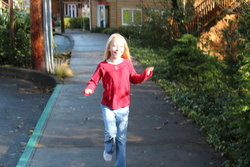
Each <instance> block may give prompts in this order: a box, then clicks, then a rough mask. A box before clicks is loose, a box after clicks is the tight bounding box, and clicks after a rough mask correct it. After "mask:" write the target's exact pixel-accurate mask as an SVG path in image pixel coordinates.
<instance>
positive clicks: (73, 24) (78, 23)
mask: <svg viewBox="0 0 250 167" xmlns="http://www.w3.org/2000/svg"><path fill="white" fill-rule="evenodd" d="M83 24H84V20H83V18H82V17H75V18H71V19H70V20H69V28H83V27H84V25H83Z"/></svg>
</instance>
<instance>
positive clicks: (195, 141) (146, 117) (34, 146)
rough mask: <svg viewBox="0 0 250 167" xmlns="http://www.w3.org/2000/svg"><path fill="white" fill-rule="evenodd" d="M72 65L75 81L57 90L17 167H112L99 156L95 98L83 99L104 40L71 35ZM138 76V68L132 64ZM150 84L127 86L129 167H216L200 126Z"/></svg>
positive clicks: (98, 36) (98, 96) (100, 140)
mask: <svg viewBox="0 0 250 167" xmlns="http://www.w3.org/2000/svg"><path fill="white" fill-rule="evenodd" d="M70 35H71V36H72V38H73V39H74V41H75V42H74V43H75V45H74V48H73V52H72V58H71V67H72V69H73V71H74V73H75V77H72V78H68V79H67V80H66V82H65V84H63V85H57V87H56V88H55V90H54V92H53V94H52V96H51V98H50V100H49V102H48V104H47V106H46V108H45V109H44V112H43V115H42V116H41V118H40V121H39V122H38V124H37V126H36V129H35V132H34V133H33V135H32V137H31V139H30V141H29V143H28V144H27V146H26V150H25V151H24V153H23V155H22V157H21V158H20V160H19V164H18V165H17V166H19V167H24V166H29V167H113V166H114V161H111V162H109V163H107V162H105V161H104V160H103V158H102V153H103V121H102V116H101V112H100V106H99V102H100V100H101V95H102V87H101V84H100V85H99V86H98V88H97V89H96V91H95V94H94V95H92V96H89V97H85V96H83V95H82V90H83V89H84V87H85V85H86V82H87V81H88V80H89V79H90V77H91V75H92V74H93V72H94V70H95V68H96V65H97V64H98V62H100V61H101V60H102V54H103V51H104V47H105V43H106V41H107V39H108V36H106V35H102V34H90V33H72V34H70ZM136 69H137V71H138V72H141V70H142V69H141V67H140V66H136ZM165 97H166V95H165V94H164V92H162V90H161V89H160V88H159V87H158V86H157V85H156V84H155V83H154V82H152V81H147V82H144V83H143V84H140V85H132V87H131V107H130V117H129V127H128V143H127V166H128V167H218V166H219V162H220V160H219V159H218V158H217V155H216V154H215V152H214V151H213V149H211V148H210V147H209V146H208V144H207V143H206V142H205V140H204V138H203V137H202V136H201V134H200V132H199V128H198V127H197V126H196V125H195V124H193V123H192V121H190V120H189V119H188V118H186V117H183V116H182V114H181V113H180V112H178V111H176V110H174V109H173V108H172V106H171V104H169V103H168V102H166V99H164V98H165Z"/></svg>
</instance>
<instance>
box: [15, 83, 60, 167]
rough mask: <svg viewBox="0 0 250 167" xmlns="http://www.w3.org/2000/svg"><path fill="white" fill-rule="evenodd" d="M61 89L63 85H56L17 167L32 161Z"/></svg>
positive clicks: (24, 165)
mask: <svg viewBox="0 0 250 167" xmlns="http://www.w3.org/2000/svg"><path fill="white" fill-rule="evenodd" d="M61 88H62V85H60V84H58V85H56V87H55V89H54V91H53V93H52V95H51V96H50V99H49V101H48V102H47V105H46V107H45V109H44V110H43V112H42V115H41V117H40V119H39V120H38V122H37V124H36V127H35V129H34V132H33V133H32V135H31V137H30V139H29V141H28V143H27V145H26V146H25V150H24V152H23V153H22V155H21V157H20V159H19V161H18V163H17V165H16V167H26V166H27V165H28V163H29V162H30V161H31V159H32V156H33V153H34V151H35V147H36V144H37V142H38V140H39V138H40V135H41V133H43V130H44V127H45V126H46V123H47V120H48V117H49V115H50V112H51V110H52V108H53V107H54V104H55V103H56V101H57V97H58V95H59V94H60V91H61Z"/></svg>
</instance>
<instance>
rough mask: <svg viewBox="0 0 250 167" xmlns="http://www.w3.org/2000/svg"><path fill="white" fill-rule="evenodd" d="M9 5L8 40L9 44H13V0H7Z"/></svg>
mask: <svg viewBox="0 0 250 167" xmlns="http://www.w3.org/2000/svg"><path fill="white" fill-rule="evenodd" d="M9 7H10V41H11V46H12V47H13V45H14V9H13V0H10V1H9Z"/></svg>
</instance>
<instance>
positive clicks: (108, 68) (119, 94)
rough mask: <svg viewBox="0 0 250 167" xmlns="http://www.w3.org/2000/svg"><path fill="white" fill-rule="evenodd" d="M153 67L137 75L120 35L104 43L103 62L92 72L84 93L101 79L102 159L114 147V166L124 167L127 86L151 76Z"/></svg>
mask: <svg viewBox="0 0 250 167" xmlns="http://www.w3.org/2000/svg"><path fill="white" fill-rule="evenodd" d="M153 70H154V67H148V68H146V69H145V70H144V72H143V73H142V74H137V73H136V71H135V69H134V67H133V65H132V62H131V57H130V53H129V48H128V45H127V42H126V40H125V39H124V37H123V36H121V35H120V34H117V33H116V34H113V35H111V36H110V38H109V39H108V41H107V44H106V49H105V53H104V61H102V62H101V63H99V64H98V66H97V69H96V71H95V73H94V74H93V76H92V78H91V80H90V81H89V82H88V85H87V87H86V88H85V90H84V91H83V93H84V95H86V96H88V95H91V94H93V93H94V90H95V88H96V86H97V84H98V82H99V81H100V79H102V83H103V88H104V92H103V97H102V101H101V109H102V116H103V120H104V127H105V132H104V136H105V137H104V145H105V149H104V152H103V158H104V160H105V161H111V160H112V153H113V152H114V146H115V148H116V162H115V166H116V167H126V141H127V125H128V115H129V104H130V83H133V84H138V83H141V82H143V81H145V80H147V79H148V78H149V77H151V76H152V72H153Z"/></svg>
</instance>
